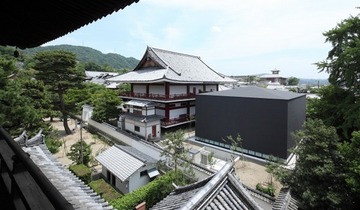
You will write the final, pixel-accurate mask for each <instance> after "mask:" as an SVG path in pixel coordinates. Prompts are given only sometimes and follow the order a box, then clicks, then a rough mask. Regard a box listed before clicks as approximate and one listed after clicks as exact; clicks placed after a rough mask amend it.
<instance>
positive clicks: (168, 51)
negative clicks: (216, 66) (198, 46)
mask: <svg viewBox="0 0 360 210" xmlns="http://www.w3.org/2000/svg"><path fill="white" fill-rule="evenodd" d="M152 49H155V50H159V51H163V52H167V53H172V54H177V55H184V56H188V57H194V58H198V59H200V56H196V55H190V54H186V53H179V52H175V51H170V50H164V49H159V48H154V47H152Z"/></svg>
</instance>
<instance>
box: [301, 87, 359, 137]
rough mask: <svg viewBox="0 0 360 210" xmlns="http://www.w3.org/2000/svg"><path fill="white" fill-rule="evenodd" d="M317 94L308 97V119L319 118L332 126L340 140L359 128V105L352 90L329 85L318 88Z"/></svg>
mask: <svg viewBox="0 0 360 210" xmlns="http://www.w3.org/2000/svg"><path fill="white" fill-rule="evenodd" d="M319 96H320V98H318V99H308V103H307V108H306V110H307V118H308V119H309V118H310V119H321V120H322V121H323V122H324V124H325V125H327V126H334V127H335V128H336V130H337V134H338V135H339V137H340V139H342V140H349V139H350V138H351V133H352V132H353V131H355V130H360V118H359V117H358V116H359V115H360V105H359V103H358V102H357V100H358V99H357V97H356V96H355V94H354V93H353V92H351V91H348V90H346V89H343V88H340V87H338V86H335V85H329V86H324V87H322V88H320V90H319Z"/></svg>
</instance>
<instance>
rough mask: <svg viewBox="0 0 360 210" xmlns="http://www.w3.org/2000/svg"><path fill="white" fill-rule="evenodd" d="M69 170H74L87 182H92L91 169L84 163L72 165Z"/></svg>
mask: <svg viewBox="0 0 360 210" xmlns="http://www.w3.org/2000/svg"><path fill="white" fill-rule="evenodd" d="M69 170H70V171H71V172H73V173H74V174H75V175H76V176H77V177H79V179H80V180H82V181H83V182H84V183H85V184H88V183H89V182H91V169H90V168H89V167H87V166H86V165H84V164H77V165H72V166H70V167H69Z"/></svg>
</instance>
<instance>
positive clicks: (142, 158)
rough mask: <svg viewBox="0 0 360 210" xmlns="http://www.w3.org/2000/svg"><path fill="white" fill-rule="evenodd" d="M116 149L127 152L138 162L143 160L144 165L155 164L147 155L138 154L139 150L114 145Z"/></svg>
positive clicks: (155, 161)
mask: <svg viewBox="0 0 360 210" xmlns="http://www.w3.org/2000/svg"><path fill="white" fill-rule="evenodd" d="M115 146H116V147H117V148H120V149H121V150H123V151H125V152H127V153H128V154H130V155H132V156H134V157H135V158H138V159H140V160H145V161H146V163H157V160H155V159H154V158H152V157H150V156H149V155H147V154H145V153H143V152H140V151H139V150H137V149H135V148H134V147H131V146H122V145H118V144H116V145H115Z"/></svg>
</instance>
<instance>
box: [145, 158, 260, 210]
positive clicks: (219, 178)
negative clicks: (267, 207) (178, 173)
mask: <svg viewBox="0 0 360 210" xmlns="http://www.w3.org/2000/svg"><path fill="white" fill-rule="evenodd" d="M232 173H233V165H232V164H231V163H228V164H227V165H225V166H224V167H223V168H222V169H221V170H220V171H219V172H218V173H217V174H214V175H213V176H211V177H209V178H207V179H205V180H203V181H200V182H197V183H195V184H192V185H189V186H186V187H183V188H180V189H175V190H174V192H173V193H171V194H170V195H169V196H167V197H166V198H165V199H163V200H162V201H160V202H159V203H157V204H156V205H155V206H153V207H152V208H151V210H162V209H186V210H190V209H209V210H212V209H214V210H215V209H226V210H234V209H261V207H260V206H259V205H258V204H257V203H255V201H254V200H253V199H252V198H251V196H250V194H249V193H248V192H247V191H246V189H245V188H244V187H242V185H241V183H240V182H239V181H238V179H236V178H235V176H234V175H233V174H232Z"/></svg>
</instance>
